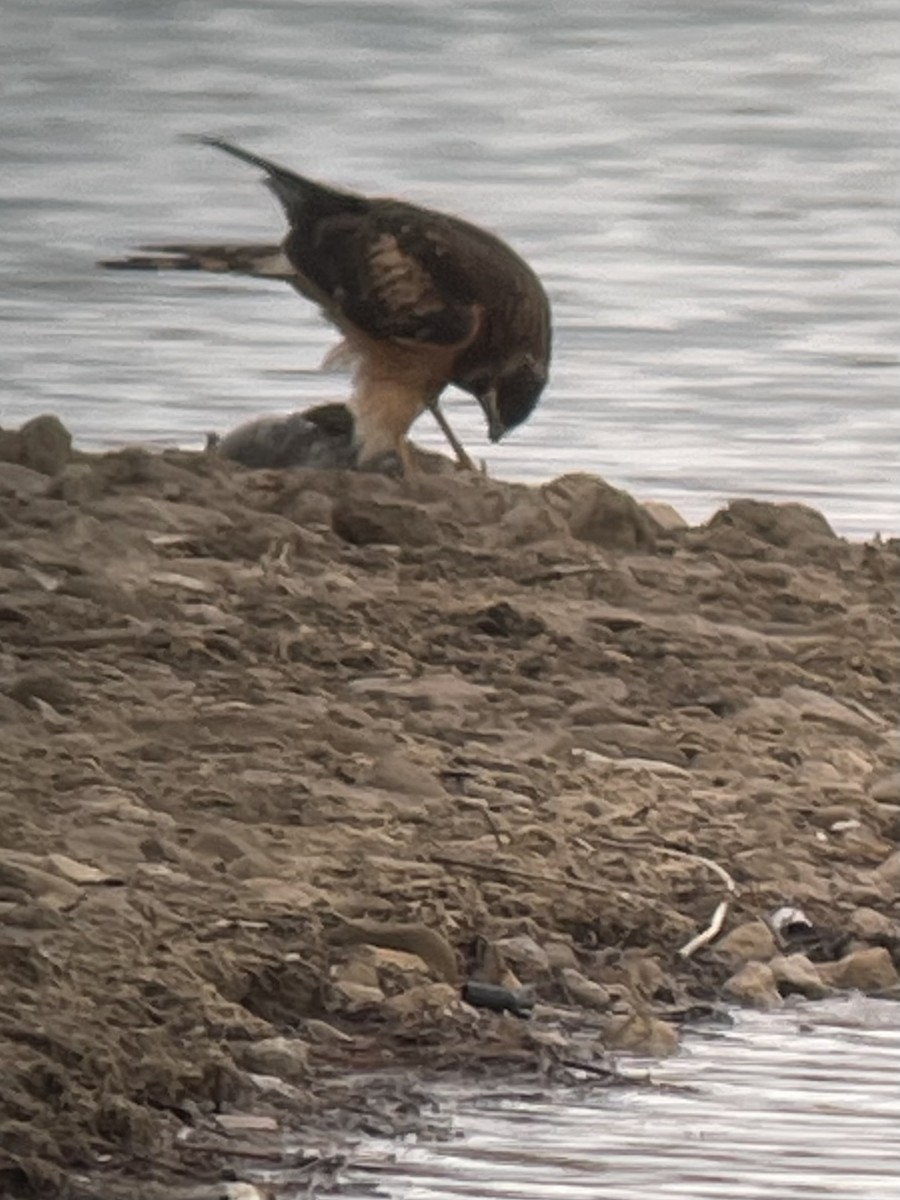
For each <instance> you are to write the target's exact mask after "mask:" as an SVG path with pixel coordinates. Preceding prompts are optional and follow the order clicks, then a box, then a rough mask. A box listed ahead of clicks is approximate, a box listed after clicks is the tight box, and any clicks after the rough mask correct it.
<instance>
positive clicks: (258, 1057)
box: [240, 1037, 309, 1083]
mask: <svg viewBox="0 0 900 1200" xmlns="http://www.w3.org/2000/svg"><path fill="white" fill-rule="evenodd" d="M240 1065H241V1066H242V1067H243V1068H244V1069H245V1070H247V1071H252V1072H253V1073H254V1074H256V1075H277V1076H278V1078H279V1079H284V1080H286V1081H287V1082H288V1083H299V1082H300V1081H301V1080H303V1079H304V1078H305V1077H306V1075H307V1074H308V1072H309V1047H308V1046H307V1045H306V1043H305V1042H302V1041H300V1039H299V1038H287V1037H270V1038H263V1040H262V1041H259V1042H251V1043H250V1044H249V1045H247V1046H244V1047H243V1049H242V1050H241V1053H240Z"/></svg>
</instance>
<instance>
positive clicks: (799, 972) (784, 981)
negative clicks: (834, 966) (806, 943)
mask: <svg viewBox="0 0 900 1200" xmlns="http://www.w3.org/2000/svg"><path fill="white" fill-rule="evenodd" d="M769 968H770V970H771V971H772V974H773V976H774V977H775V982H776V984H777V985H778V991H779V992H780V993H781V995H782V996H790V995H793V994H795V993H796V994H797V995H799V996H806V998H807V999H808V1000H821V999H822V997H823V996H827V995H828V994H829V992H830V991H831V989H830V988H829V987H827V986H826V985H825V984H824V983H823V982H822V979H821V976H820V975H819V972H818V971H817V970H816V967H815V965H814V964H813V963H811V962H810V960H809V959H808V958H807V957H806V955H805V954H788V955H784V954H776V955H775V957H774V958H773V959H772V960H771V961H770V962H769Z"/></svg>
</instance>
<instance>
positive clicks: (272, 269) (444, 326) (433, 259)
mask: <svg viewBox="0 0 900 1200" xmlns="http://www.w3.org/2000/svg"><path fill="white" fill-rule="evenodd" d="M201 141H203V142H205V143H207V144H209V145H212V146H216V147H218V148H219V149H221V150H224V151H225V152H226V153H228V154H231V155H233V156H234V157H235V158H239V159H241V160H242V161H244V162H248V163H251V164H252V165H254V166H257V167H259V168H260V169H261V170H262V171H264V172H265V173H266V183H267V184H268V186H269V187H270V188H271V190H272V191H273V192H274V193H275V195H276V196H277V197H278V200H279V201H280V203H281V205H282V207H283V209H284V211H285V215H286V216H287V219H288V223H289V226H290V228H289V231H288V234H287V236H286V238H285V239H284V242H283V243H282V245H281V246H273V245H266V246H233V245H231V246H229V245H176V246H158V247H146V249H147V251H149V253H146V254H141V255H136V256H132V257H130V258H126V259H122V260H118V261H114V262H110V263H106V264H104V265H106V266H112V267H132V268H141V267H143V268H151V269H152V268H177V269H182V270H202V271H237V272H242V273H246V274H251V275H256V276H261V277H265V278H276V279H283V280H285V281H286V282H288V283H290V284H291V285H292V286H293V287H294V288H295V289H296V290H297V291H298V292H300V293H301V294H302V295H303V296H306V297H307V298H308V299H310V300H312V301H313V302H314V303H316V304H318V305H319V307H320V308H321V309H322V311H323V312H324V313H325V315H326V316H327V317H328V318H329V319H330V320H331V321H332V322H333V323H334V324H335V325H336V326H337V327H338V329H339V330H340V331H341V333H342V334H343V338H344V340H343V343H342V344H341V346H340V347H338V348H337V349H336V351H333V352H332V354H331V355H329V359H330V360H331V361H335V360H336V359H338V360H344V359H346V360H347V361H352V362H353V364H354V367H355V392H354V409H355V413H356V429H357V440H358V442H359V462H360V465H366V464H367V463H369V462H372V461H374V460H375V459H377V458H378V457H380V456H381V455H382V454H384V453H387V452H391V451H396V452H398V453H399V454H400V456H401V459H402V460H403V461H404V464H405V465H407V464H408V458H407V455H406V442H405V438H406V433H407V431H408V429H409V427H410V426H411V425H412V423H413V421H414V420H415V419H416V417H417V416H418V415H419V414H420V413H421V412H422V410H423V409H424V408H426V407H429V408H432V409H433V410H434V411H435V414H436V415H437V416H439V418H440V414H439V411H438V409H437V401H438V397H439V396H440V394H441V392H442V391H443V390H444V388H445V387H446V386H447V385H448V384H450V383H453V384H456V385H457V386H458V387H460V388H462V389H463V390H464V391H467V392H468V393H469V394H470V395H472V396H474V397H475V398H476V399H477V400H478V402H479V403H480V405H481V407H482V409H483V410H484V413H485V416H486V418H487V422H488V430H489V433H490V437H491V439H492V440H493V441H496V440H498V439H499V438H500V437H502V436H503V434H504V433H506V432H507V431H508V430H509V429H512V428H513V427H514V426H515V425H518V424H519V423H520V422H522V421H524V420H525V419H526V418H527V417H528V416H529V415H530V413H531V412H532V410H533V409H534V406H535V404H536V403H537V401H538V398H539V397H540V395H541V392H542V391H543V388H544V385H545V383H546V380H547V371H548V367H549V362H550V344H551V324H550V305H549V302H548V300H547V297H546V294H545V292H544V289H543V287H542V286H541V284H540V281H539V280H538V278H537V276H536V275H535V274H534V272H533V271H532V270H531V268H530V267H529V266H528V265H527V264H526V263H525V262H524V261H523V260H522V259H521V258H520V257H519V256H518V255H517V254H516V253H515V252H514V251H513V250H511V249H510V247H509V246H507V245H506V244H505V243H504V242H502V241H501V240H500V239H499V238H498V237H495V236H494V235H493V234H490V233H487V232H486V231H484V230H482V229H479V228H478V227H477V226H475V225H471V224H470V223H469V222H467V221H463V220H461V219H459V218H458V217H452V216H448V215H445V214H443V213H439V212H435V211H432V210H431V209H427V208H420V207H418V206H416V205H413V204H406V203H404V202H402V201H399V200H390V199H371V198H368V197H365V196H361V195H357V194H355V193H352V192H344V191H339V190H337V189H335V188H331V187H328V186H325V185H324V184H321V183H316V182H314V181H313V180H309V179H305V178H304V177H303V176H300V175H296V174H295V173H294V172H293V171H288V170H286V169H285V168H284V167H280V166H278V165H277V164H276V163H273V162H270V161H269V160H268V159H265V158H261V157H259V156H258V155H256V154H251V153H249V152H248V151H246V150H242V149H241V148H240V147H238V146H234V145H231V144H230V143H228V142H224V141H221V140H219V139H218V138H203V139H201ZM442 426H443V427H444V428H445V432H447V434H448V437H451V440H453V441H454V448H455V449H457V452H458V454H460V456H462V457H464V452H463V451H462V449H461V447H459V445H458V443H455V439H452V434H451V433H450V432H449V429H448V428H447V427H446V423H445V422H443V420H442Z"/></svg>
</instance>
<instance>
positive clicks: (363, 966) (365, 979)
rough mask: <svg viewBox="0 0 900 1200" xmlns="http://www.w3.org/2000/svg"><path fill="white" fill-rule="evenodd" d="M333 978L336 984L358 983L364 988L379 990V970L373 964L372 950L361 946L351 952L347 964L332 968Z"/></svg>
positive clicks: (343, 963)
mask: <svg viewBox="0 0 900 1200" xmlns="http://www.w3.org/2000/svg"><path fill="white" fill-rule="evenodd" d="M331 978H332V980H333V981H334V982H336V983H358V984H361V985H362V986H363V987H368V988H377V987H378V986H379V981H378V970H377V968H376V966H375V963H374V962H373V955H372V948H371V947H370V946H360V947H358V948H357V949H356V950H354V951H351V953H350V955H349V956H348V958H347V960H346V962H342V963H340V965H338V966H335V967H332V969H331Z"/></svg>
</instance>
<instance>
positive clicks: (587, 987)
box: [560, 967, 612, 1012]
mask: <svg viewBox="0 0 900 1200" xmlns="http://www.w3.org/2000/svg"><path fill="white" fill-rule="evenodd" d="M560 981H561V983H562V985H563V988H564V990H565V992H566V995H567V996H568V998H569V1002H570V1003H571V1004H577V1005H579V1006H580V1007H581V1008H590V1009H593V1010H594V1011H595V1012H605V1011H606V1009H608V1008H609V1006H610V1004H611V1003H612V996H611V995H610V993H609V992H608V991H607V989H606V988H605V987H604V986H603V985H602V984H600V983H595V982H594V980H593V979H588V978H587V977H586V976H585V975H582V974H581V972H580V971H576V970H574V969H573V968H571V967H565V968H563V970H562V971H561V972H560Z"/></svg>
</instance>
